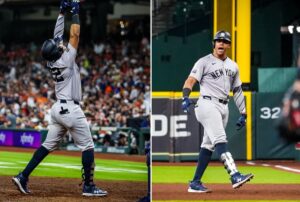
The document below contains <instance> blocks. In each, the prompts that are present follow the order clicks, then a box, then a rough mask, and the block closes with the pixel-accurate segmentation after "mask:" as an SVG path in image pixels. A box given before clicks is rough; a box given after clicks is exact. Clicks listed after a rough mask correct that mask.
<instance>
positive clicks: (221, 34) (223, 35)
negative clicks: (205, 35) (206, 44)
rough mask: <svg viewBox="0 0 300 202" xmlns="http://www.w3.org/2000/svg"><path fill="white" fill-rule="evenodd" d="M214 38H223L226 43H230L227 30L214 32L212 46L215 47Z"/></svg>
mask: <svg viewBox="0 0 300 202" xmlns="http://www.w3.org/2000/svg"><path fill="white" fill-rule="evenodd" d="M216 40H224V41H226V42H227V43H229V44H231V36H230V34H229V32H227V31H224V30H221V31H218V32H217V33H216V34H215V36H214V39H213V47H215V42H216Z"/></svg>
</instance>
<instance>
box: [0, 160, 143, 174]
mask: <svg viewBox="0 0 300 202" xmlns="http://www.w3.org/2000/svg"><path fill="white" fill-rule="evenodd" d="M18 163H19V164H20V163H21V164H27V163H28V162H24V161H17V162H16V163H11V162H0V168H12V169H18V168H23V166H18V165H17V164H18ZM43 167H56V168H58V167H59V168H67V169H76V170H78V169H79V170H80V169H81V168H82V165H72V164H64V163H41V164H40V165H39V168H43ZM95 171H101V172H112V173H133V174H138V173H142V174H145V173H147V171H146V168H145V170H135V169H125V168H111V167H105V166H96V168H95Z"/></svg>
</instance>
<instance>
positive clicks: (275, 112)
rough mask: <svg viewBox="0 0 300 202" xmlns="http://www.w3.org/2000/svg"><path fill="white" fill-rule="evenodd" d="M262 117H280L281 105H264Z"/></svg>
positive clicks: (261, 109) (261, 110)
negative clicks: (271, 106)
mask: <svg viewBox="0 0 300 202" xmlns="http://www.w3.org/2000/svg"><path fill="white" fill-rule="evenodd" d="M260 112H261V114H260V118H262V119H278V118H279V114H280V107H273V108H270V107H262V108H260Z"/></svg>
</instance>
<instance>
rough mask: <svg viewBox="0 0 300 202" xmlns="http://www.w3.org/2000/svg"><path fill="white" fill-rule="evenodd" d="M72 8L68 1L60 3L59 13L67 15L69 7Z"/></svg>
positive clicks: (64, 0)
mask: <svg viewBox="0 0 300 202" xmlns="http://www.w3.org/2000/svg"><path fill="white" fill-rule="evenodd" d="M69 6H70V2H69V1H68V0H61V1H60V6H59V10H60V11H59V12H60V13H61V14H65V12H66V10H67V9H68V7H69Z"/></svg>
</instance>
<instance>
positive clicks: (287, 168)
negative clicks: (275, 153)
mask: <svg viewBox="0 0 300 202" xmlns="http://www.w3.org/2000/svg"><path fill="white" fill-rule="evenodd" d="M246 164H248V165H261V166H264V167H274V168H278V169H281V170H286V171H291V172H296V173H300V169H297V168H291V167H288V166H282V165H270V164H267V163H255V162H253V161H247V162H246Z"/></svg>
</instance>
